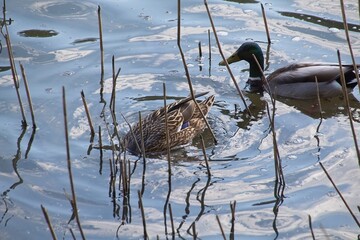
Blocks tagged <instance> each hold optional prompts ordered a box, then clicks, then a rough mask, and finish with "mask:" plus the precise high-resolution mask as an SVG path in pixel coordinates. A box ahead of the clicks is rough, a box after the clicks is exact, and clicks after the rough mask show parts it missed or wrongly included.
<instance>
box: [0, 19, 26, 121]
mask: <svg viewBox="0 0 360 240" xmlns="http://www.w3.org/2000/svg"><path fill="white" fill-rule="evenodd" d="M4 19H5V13H4ZM5 30H6V34H5V35H4V38H5V40H6V45H7V50H8V55H9V61H10V68H11V73H12V76H13V80H14V86H15V91H16V95H17V98H18V102H19V106H20V111H21V116H22V119H23V120H22V127H26V126H27V122H26V117H25V111H24V107H23V104H22V100H21V95H20V92H19V88H20V84H19V78H18V75H17V71H16V67H15V62H14V55H13V52H12V47H11V41H10V35H9V33H8V28H7V24H6V21H5Z"/></svg>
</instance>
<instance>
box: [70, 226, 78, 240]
mask: <svg viewBox="0 0 360 240" xmlns="http://www.w3.org/2000/svg"><path fill="white" fill-rule="evenodd" d="M69 231H70V234H71V236H72V238H73V239H74V240H76V237H75V234H74V231H73V230H72V229H71V228H69Z"/></svg>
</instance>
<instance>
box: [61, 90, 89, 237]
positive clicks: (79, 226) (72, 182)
mask: <svg viewBox="0 0 360 240" xmlns="http://www.w3.org/2000/svg"><path fill="white" fill-rule="evenodd" d="M62 100H63V113H64V128H65V143H66V160H67V168H68V173H69V180H70V187H71V194H72V202H73V208H74V209H73V211H74V214H75V218H76V223H77V225H78V228H79V231H80V234H81V237H82V239H85V235H84V232H83V230H82V227H81V223H80V217H79V213H78V208H77V203H76V195H75V187H74V181H73V176H72V170H71V159H70V144H69V133H68V123H67V110H66V96H65V87H62Z"/></svg>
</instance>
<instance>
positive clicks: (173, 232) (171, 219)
mask: <svg viewBox="0 0 360 240" xmlns="http://www.w3.org/2000/svg"><path fill="white" fill-rule="evenodd" d="M168 206H169V215H170V223H171V231H172V233H171V235H172V236H173V237H175V226H174V218H173V212H172V208H171V203H169V204H168Z"/></svg>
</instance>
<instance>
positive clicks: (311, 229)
mask: <svg viewBox="0 0 360 240" xmlns="http://www.w3.org/2000/svg"><path fill="white" fill-rule="evenodd" d="M308 216H309V228H310V232H311V237H312V239H313V240H315V234H314V230H313V227H312V223H311V216H310V215H308Z"/></svg>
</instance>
